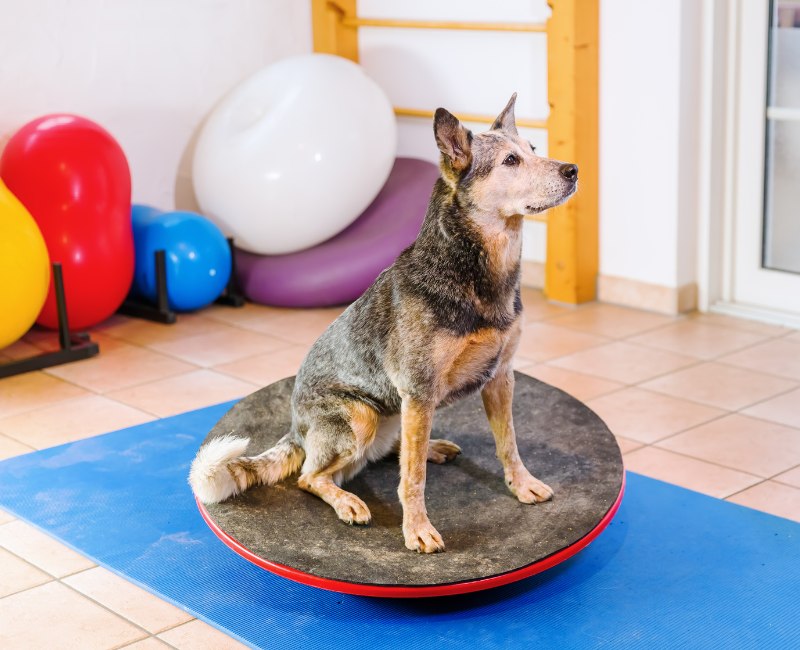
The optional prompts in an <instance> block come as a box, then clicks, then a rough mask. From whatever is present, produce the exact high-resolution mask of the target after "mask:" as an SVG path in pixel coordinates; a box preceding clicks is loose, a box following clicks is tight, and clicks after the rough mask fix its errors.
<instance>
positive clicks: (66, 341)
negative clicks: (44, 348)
mask: <svg viewBox="0 0 800 650" xmlns="http://www.w3.org/2000/svg"><path fill="white" fill-rule="evenodd" d="M53 287H54V289H55V299H56V311H57V313H58V342H59V345H60V349H59V350H56V351H54V352H43V353H42V354H37V355H35V356H32V357H25V358H23V359H15V360H14V361H7V362H6V363H0V379H4V378H5V377H13V376H14V375H21V374H23V373H25V372H32V371H33V370H43V369H44V368H52V367H53V366H60V365H61V364H63V363H71V362H72V361H80V360H81V359H89V358H90V357H94V356H96V355H97V354H99V352H100V348H99V347H98V345H97V343H94V342H93V341H92V340H91V339H90V338H89V335H88V334H86V333H83V332H81V333H78V334H72V333H70V331H69V319H68V317H67V301H66V298H65V292H64V276H63V273H62V268H61V264H60V263H59V262H53Z"/></svg>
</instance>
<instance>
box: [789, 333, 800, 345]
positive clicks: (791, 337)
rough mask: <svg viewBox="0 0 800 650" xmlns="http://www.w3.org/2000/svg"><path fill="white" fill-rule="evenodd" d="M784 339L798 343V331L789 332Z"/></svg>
mask: <svg viewBox="0 0 800 650" xmlns="http://www.w3.org/2000/svg"><path fill="white" fill-rule="evenodd" d="M786 340H787V341H791V342H792V343H800V332H794V333H793V334H789V336H787V337H786Z"/></svg>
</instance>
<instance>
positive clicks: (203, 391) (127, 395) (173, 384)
mask: <svg viewBox="0 0 800 650" xmlns="http://www.w3.org/2000/svg"><path fill="white" fill-rule="evenodd" d="M255 390H256V388H255V386H253V385H252V384H246V383H244V382H242V381H239V380H238V379H234V378H233V377H228V376H226V375H222V374H220V373H217V372H214V371H211V370H196V371H195V372H190V373H188V374H186V375H179V376H178V377H170V378H169V379H160V380H159V381H154V382H151V383H149V384H142V385H141V386H134V387H133V388H123V389H122V390H118V391H114V392H113V393H109V397H111V398H113V399H115V400H119V401H120V402H124V403H125V404H130V405H131V406H133V407H134V408H138V409H141V410H143V411H146V412H147V413H153V414H155V415H158V416H159V417H167V416H170V415H177V414H178V413H185V412H186V411H191V410H193V409H199V408H203V407H204V406H211V405H213V404H220V403H221V402H227V401H228V400H232V399H236V398H239V397H244V396H245V395H249V394H250V393H252V392H254V391H255Z"/></svg>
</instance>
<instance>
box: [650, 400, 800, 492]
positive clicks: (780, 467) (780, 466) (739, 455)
mask: <svg viewBox="0 0 800 650" xmlns="http://www.w3.org/2000/svg"><path fill="white" fill-rule="evenodd" d="M657 446H658V447H662V448H664V449H669V450H670V451H675V452H677V453H680V454H684V455H686V456H692V457H694V458H699V459H701V460H707V461H709V462H712V463H716V464H717V465H724V466H725V467H731V468H733V469H737V470H739V471H741V472H747V473H748V474H755V475H756V476H762V477H764V478H769V477H771V476H774V475H775V474H778V473H780V472H785V471H786V470H787V469H789V468H791V467H794V466H795V465H800V431H798V430H796V429H789V428H788V427H783V426H781V425H779V424H773V423H772V422H764V421H763V420H756V419H754V418H748V417H745V416H743V415H729V416H727V417H724V418H721V419H719V420H714V421H713V422H709V423H708V424H703V425H701V426H699V427H697V428H695V429H691V430H689V431H685V432H684V433H680V434H678V435H677V436H673V437H672V438H667V439H666V440H662V441H661V442H659V443H657Z"/></svg>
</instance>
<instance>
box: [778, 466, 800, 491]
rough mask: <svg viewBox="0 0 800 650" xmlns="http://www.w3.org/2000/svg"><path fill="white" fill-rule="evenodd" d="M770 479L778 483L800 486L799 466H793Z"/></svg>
mask: <svg viewBox="0 0 800 650" xmlns="http://www.w3.org/2000/svg"><path fill="white" fill-rule="evenodd" d="M772 480H773V481H777V482H778V483H785V484H786V485H791V486H792V487H796V488H800V466H798V467H794V468H792V469H790V470H789V471H788V472H784V473H783V474H778V475H777V476H775V477H773V479H772Z"/></svg>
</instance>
